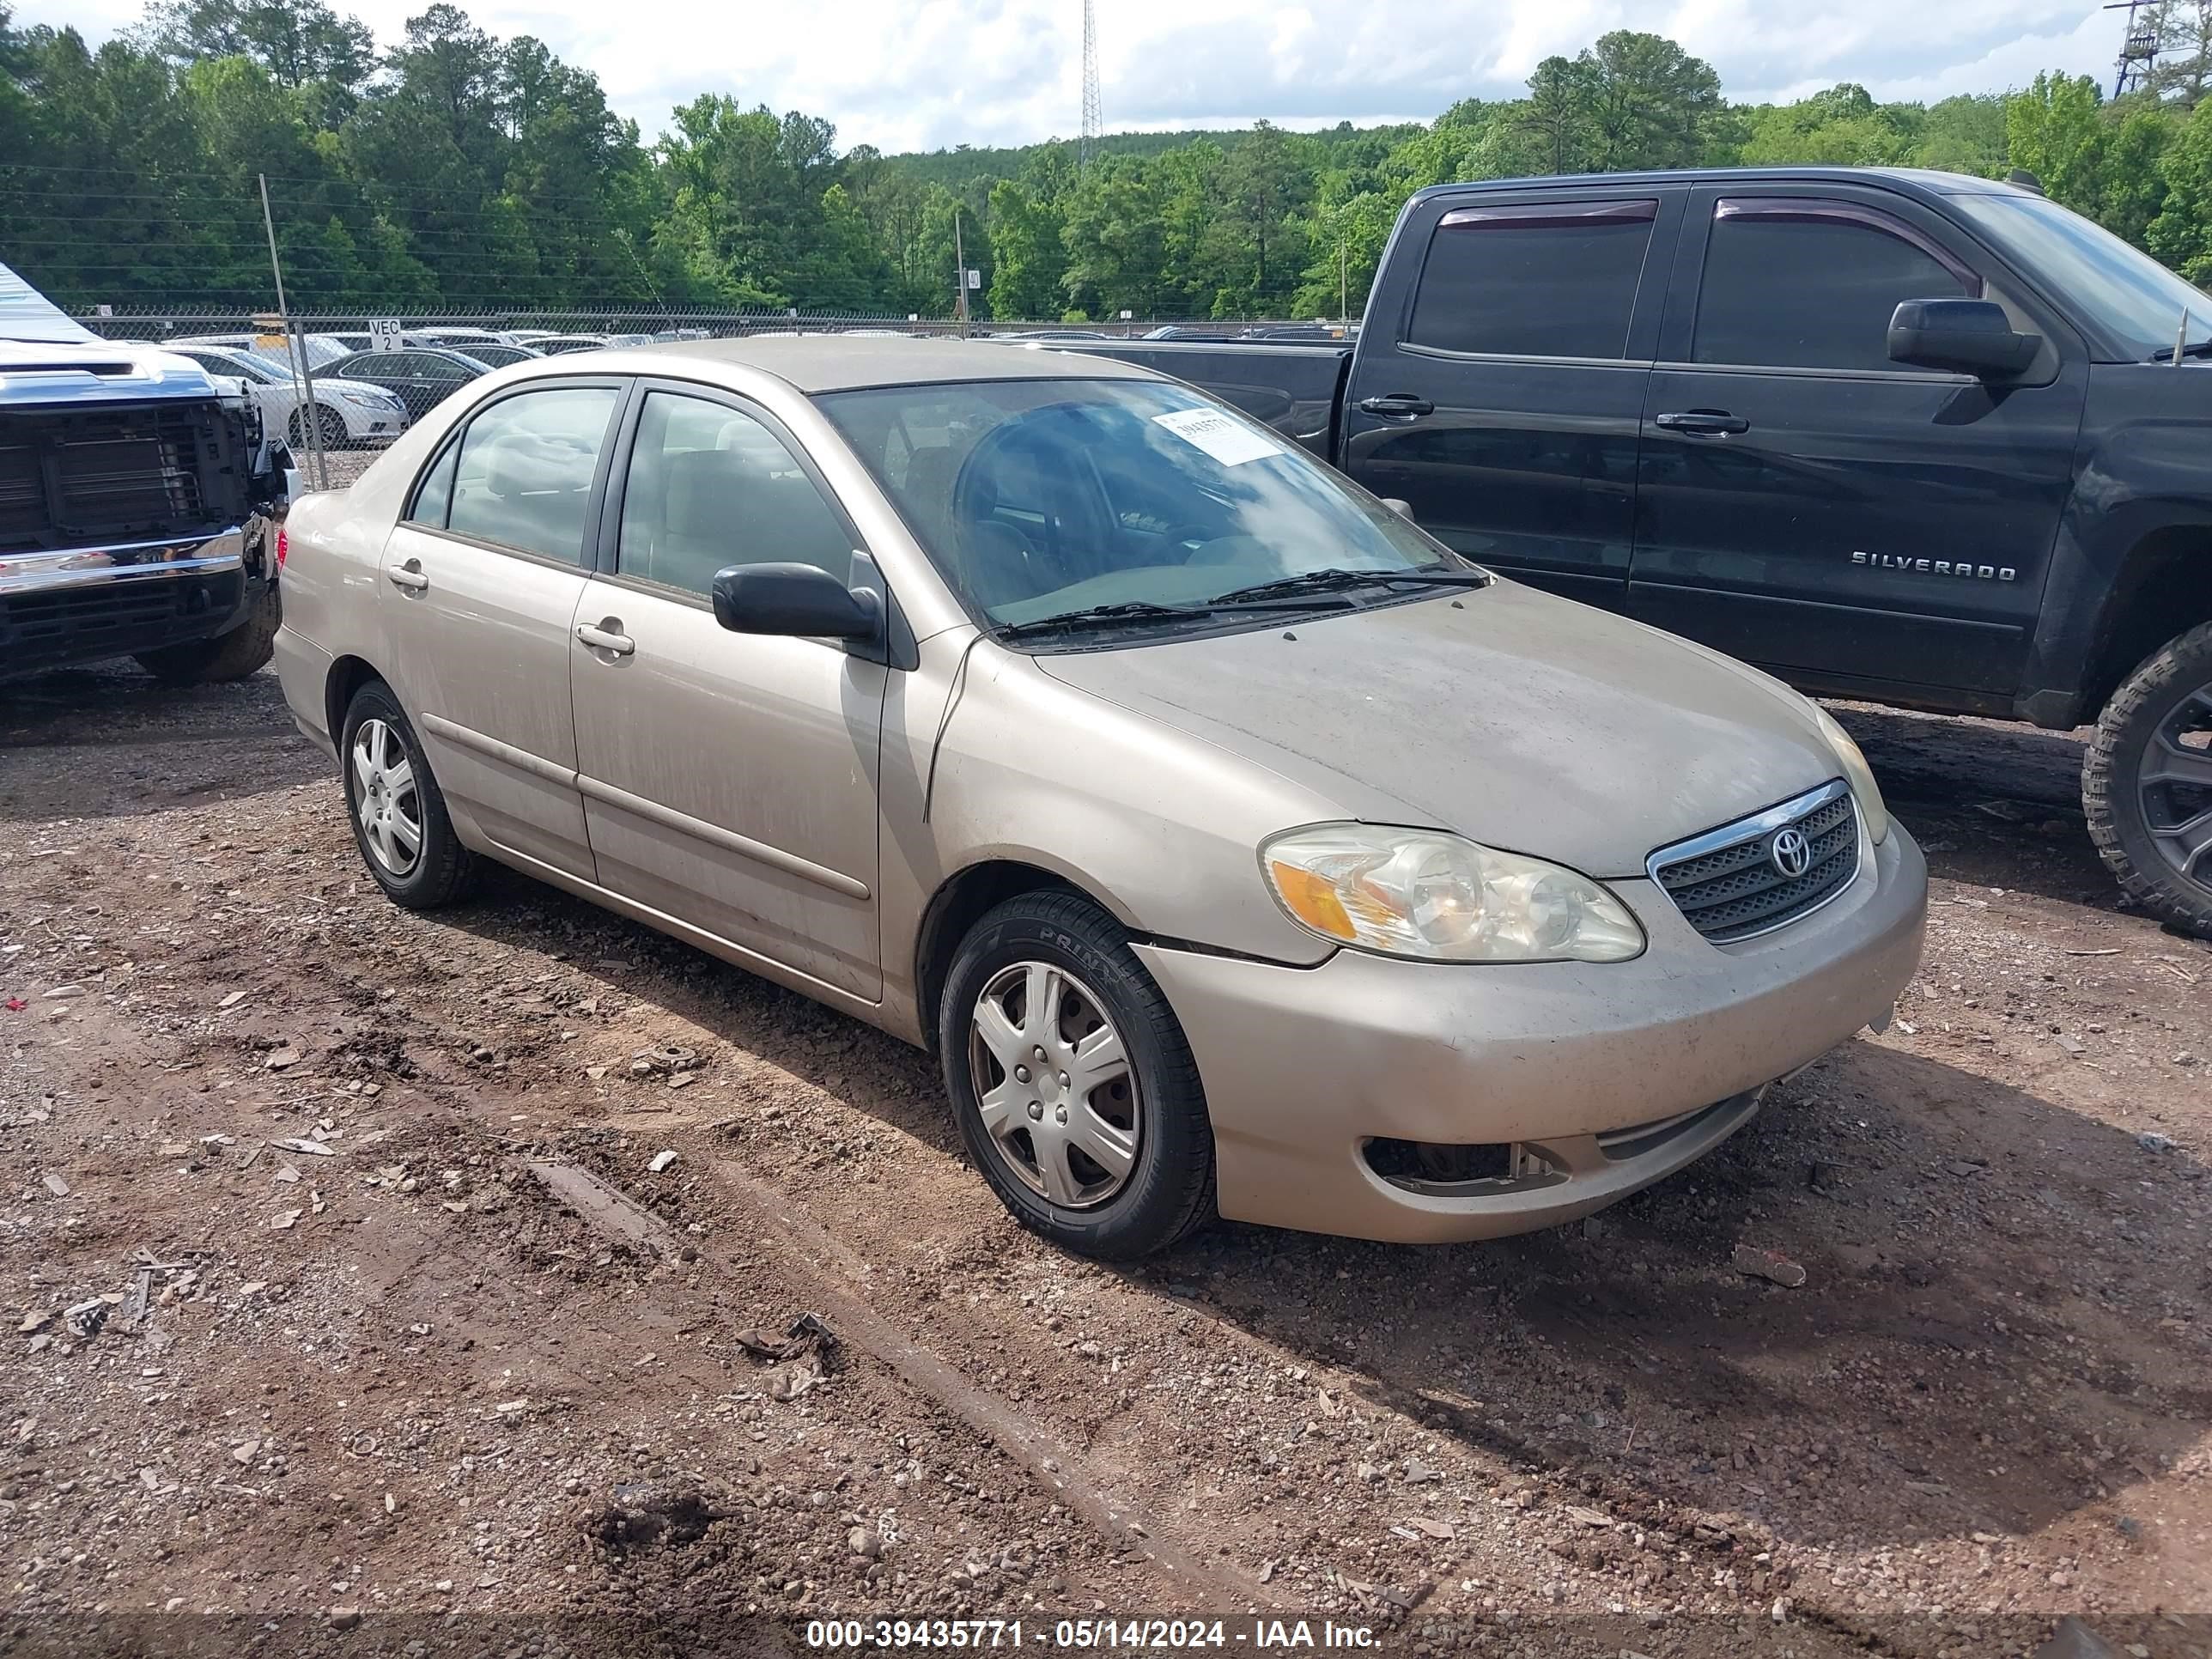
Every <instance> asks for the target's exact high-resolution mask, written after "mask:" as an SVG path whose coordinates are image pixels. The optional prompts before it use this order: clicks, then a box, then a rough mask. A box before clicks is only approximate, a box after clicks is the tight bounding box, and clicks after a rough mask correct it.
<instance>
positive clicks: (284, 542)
mask: <svg viewBox="0 0 2212 1659" xmlns="http://www.w3.org/2000/svg"><path fill="white" fill-rule="evenodd" d="M291 550H292V538H290V537H289V536H288V535H286V534H285V533H284V526H283V525H281V524H280V525H278V526H276V568H278V569H279V570H282V569H283V568H284V560H285V557H286V556H287V555H289V553H290V552H291Z"/></svg>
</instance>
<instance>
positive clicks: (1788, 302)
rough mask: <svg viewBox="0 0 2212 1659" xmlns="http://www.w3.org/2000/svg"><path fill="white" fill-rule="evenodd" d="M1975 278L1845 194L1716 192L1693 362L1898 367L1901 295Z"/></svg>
mask: <svg viewBox="0 0 2212 1659" xmlns="http://www.w3.org/2000/svg"><path fill="white" fill-rule="evenodd" d="M1981 291H1982V285H1981V283H1980V282H1979V281H1978V279H1977V278H1976V277H1974V276H1972V273H1971V272H1968V271H1966V270H1963V269H1961V268H1960V266H1959V265H1958V264H1956V263H1955V262H1954V261H1952V260H1951V259H1950V258H1948V256H1946V255H1943V254H1942V252H1941V251H1940V250H1938V249H1937V248H1936V247H1935V246H1933V245H1931V244H1929V242H1927V241H1926V240H1923V238H1922V237H1921V236H1920V234H1919V233H1918V232H1917V231H1915V230H1913V229H1912V228H1911V227H1910V226H1908V225H1905V224H1904V223H1903V222H1900V221H1898V220H1895V219H1893V218H1891V217H1890V216H1888V215H1887V214H1884V213H1881V212H1879V211H1878V210H1874V209H1870V208H1862V207H1859V206H1858V205H1857V204H1853V203H1846V202H1820V201H1806V202H1791V201H1786V200H1782V199H1778V198H1777V199H1769V200H1763V201H1762V200H1751V201H1745V202H1722V203H1720V204H1718V205H1717V208H1716V209H1715V211H1714V215H1713V228H1712V238H1711V240H1710V241H1709V242H1708V243H1707V244H1706V246H1705V281H1704V283H1703V284H1702V286H1700V288H1699V290H1698V324H1697V343H1696V346H1695V348H1694V349H1693V351H1692V360H1693V361H1694V362H1700V363H1745V364H1756V365H1764V366H1766V367H1771V368H1850V369H1895V368H1897V365H1896V364H1895V363H1893V362H1891V361H1890V358H1889V319H1890V314H1891V313H1893V312H1894V311H1895V310H1896V309H1897V307H1898V302H1899V301H1901V300H1956V299H1960V298H1972V297H1975V296H1977V295H1979V294H1980V293H1981Z"/></svg>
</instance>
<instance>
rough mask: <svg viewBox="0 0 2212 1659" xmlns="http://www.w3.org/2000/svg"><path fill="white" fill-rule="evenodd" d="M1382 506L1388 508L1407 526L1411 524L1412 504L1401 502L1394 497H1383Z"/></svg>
mask: <svg viewBox="0 0 2212 1659" xmlns="http://www.w3.org/2000/svg"><path fill="white" fill-rule="evenodd" d="M1383 506H1385V507H1389V509H1390V510H1391V511H1392V512H1393V513H1396V514H1397V515H1398V516H1399V517H1400V518H1401V519H1403V520H1405V521H1406V522H1407V524H1411V523H1413V502H1411V501H1404V500H1401V498H1400V497H1398V496H1396V495H1385V496H1383Z"/></svg>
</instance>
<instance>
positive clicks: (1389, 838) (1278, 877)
mask: <svg viewBox="0 0 2212 1659" xmlns="http://www.w3.org/2000/svg"><path fill="white" fill-rule="evenodd" d="M1260 867H1261V870H1262V871H1263V872H1266V875H1267V885H1268V886H1269V887H1270V888H1271V889H1272V890H1273V892H1274V895H1275V898H1276V900H1277V902H1279V903H1280V904H1281V905H1282V907H1283V908H1284V909H1285V911H1286V912H1288V913H1289V915H1290V916H1291V920H1292V921H1296V922H1297V923H1298V925H1299V926H1300V927H1306V928H1309V929H1310V930H1311V931H1312V932H1314V933H1318V934H1320V935H1321V936H1322V938H1323V939H1331V940H1334V941H1335V942H1336V943H1337V944H1340V945H1354V946H1357V947H1358V949H1360V950H1363V951H1377V952H1379V953H1381V954H1382V955H1384V956H1392V957H1418V958H1420V959H1422V960H1425V961H1430V962H1626V960H1627V959H1628V958H1629V957H1633V956H1636V955H1638V954H1640V953H1641V952H1642V951H1643V949H1644V930H1643V929H1642V928H1641V927H1638V926H1637V923H1636V918H1635V917H1634V916H1632V915H1630V914H1629V911H1628V907H1627V906H1626V905H1625V904H1623V903H1622V902H1620V900H1619V899H1617V898H1615V897H1614V896H1613V895H1612V894H1611V893H1609V892H1607V891H1606V890H1605V889H1604V888H1602V887H1601V886H1599V885H1598V884H1597V883H1595V882H1594V881H1592V880H1591V879H1590V878H1589V877H1587V876H1584V875H1579V874H1577V872H1574V871H1572V870H1568V869H1564V868H1562V867H1561V866H1559V865H1556V864H1547V863H1545V862H1544V861H1543V860H1541V859H1531V858H1523V857H1522V855H1521V854H1518V853H1501V852H1499V851H1498V849H1497V848H1494V847H1484V846H1480V845H1479V844H1478V843H1476V842H1471V841H1468V840H1466V839H1464V838H1463V837H1462V836H1454V835H1448V834H1446V833H1445V832H1444V831H1443V830H1440V829H1392V828H1390V827H1389V826H1388V825H1380V824H1366V823H1323V824H1315V825H1311V826H1310V827H1308V828H1306V829H1291V830H1286V831H1285V833H1283V834H1282V835H1279V836H1273V837H1271V838H1270V839H1269V840H1267V842H1264V843H1263V844H1262V845H1261V848H1260Z"/></svg>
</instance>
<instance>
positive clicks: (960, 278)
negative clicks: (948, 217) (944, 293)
mask: <svg viewBox="0 0 2212 1659" xmlns="http://www.w3.org/2000/svg"><path fill="white" fill-rule="evenodd" d="M952 291H953V294H954V295H955V296H956V299H957V304H958V307H959V311H958V315H959V318H960V337H961V338H962V339H963V340H964V339H966V338H967V337H968V255H967V253H966V252H965V251H963V249H962V247H961V246H960V210H959V208H957V206H956V207H955V208H954V209H953V210H952Z"/></svg>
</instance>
